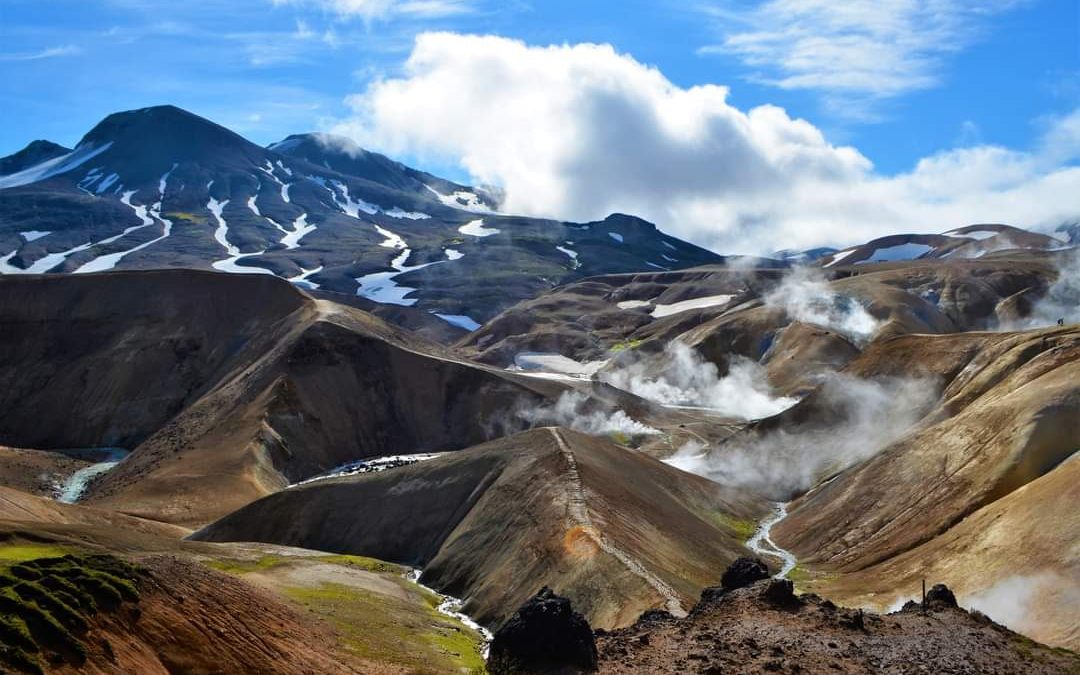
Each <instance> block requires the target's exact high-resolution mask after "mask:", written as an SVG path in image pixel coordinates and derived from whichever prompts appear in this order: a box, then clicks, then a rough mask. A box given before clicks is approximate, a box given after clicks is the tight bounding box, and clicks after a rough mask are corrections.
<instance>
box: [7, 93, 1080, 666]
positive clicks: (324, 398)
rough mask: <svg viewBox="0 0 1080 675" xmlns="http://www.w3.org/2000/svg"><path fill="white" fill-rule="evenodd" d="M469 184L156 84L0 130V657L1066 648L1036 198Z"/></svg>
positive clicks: (1048, 270) (1043, 658) (197, 660)
mask: <svg viewBox="0 0 1080 675" xmlns="http://www.w3.org/2000/svg"><path fill="white" fill-rule="evenodd" d="M150 139H154V142H150ZM502 208H503V206H502V205H501V204H500V203H499V200H498V195H497V194H496V193H493V192H488V191H485V190H484V189H481V188H478V187H471V186H467V185H462V184H459V183H455V182H452V181H448V180H445V179H441V178H438V177H436V176H434V175H432V174H429V173H425V172H422V171H418V170H415V169H411V168H409V167H407V166H405V165H403V164H400V163H398V162H396V161H393V160H391V159H389V158H387V157H385V156H383V155H379V154H376V153H372V152H369V151H366V150H363V149H361V148H359V147H358V146H355V145H354V144H350V143H349V142H347V141H346V140H343V139H340V138H335V137H331V136H328V135H324V134H302V135H293V136H289V137H287V138H285V139H284V140H282V141H280V142H277V143H273V144H270V145H269V146H267V147H262V146H258V145H256V144H254V143H251V142H249V141H247V140H246V139H244V138H243V137H241V136H239V135H237V134H235V133H233V132H231V131H229V130H227V129H225V128H224V127H221V126H218V125H217V124H214V123H212V122H210V121H208V120H205V119H203V118H200V117H197V116H195V115H193V114H191V113H188V112H186V111H183V110H180V109H178V108H174V107H172V106H159V107H153V108H145V109H139V110H133V111H128V112H123V113H117V114H114V115H110V116H109V117H107V118H105V119H104V120H103V121H102V122H101V123H100V124H98V125H97V126H95V127H94V128H93V129H92V130H91V131H90V132H88V133H87V134H86V135H85V137H84V138H83V139H82V140H81V141H80V143H79V144H77V145H76V147H75V148H73V149H68V148H64V147H61V146H59V145H56V144H49V143H43V142H35V143H32V144H30V145H29V146H27V148H26V149H24V150H23V151H20V152H19V153H16V154H15V155H12V156H9V157H6V158H3V159H0V327H2V330H0V383H2V384H3V386H2V387H0V410H2V411H3V414H2V415H0V598H2V599H3V601H4V603H6V604H5V608H10V611H11V612H12V614H11V616H13V617H16V618H13V619H8V618H5V619H4V622H3V623H0V667H2V668H3V669H4V670H5V672H6V671H7V670H11V671H13V672H48V673H75V672H80V673H84V672H85V673H122V672H139V673H144V672H145V673H177V672H184V673H216V672H231V673H247V672H251V673H255V672H275V673H277V672H281V673H294V672H295V673H314V672H318V673H339V672H340V673H377V674H382V673H468V674H475V673H482V672H493V673H499V672H510V671H506V670H500V669H501V668H504V666H505V664H504V662H503V661H500V660H499V659H496V658H492V659H490V660H485V659H486V658H487V656H488V653H489V652H488V649H489V647H490V648H491V649H496V648H497V647H499V648H500V649H501V647H500V645H501V644H502V643H504V642H506V641H507V640H508V638H507V637H506V636H507V635H508V632H512V630H520V629H521V626H523V625H527V624H528V620H527V617H528V615H529V611H528V610H529V608H530V607H534V606H539V607H549V608H550V607H559V608H565V607H566V606H567V605H564V604H562V603H564V602H565V603H568V606H569V607H572V609H573V613H574V614H573V615H572V616H576V617H577V619H575V620H574V621H570V620H569V619H567V622H566V623H567V626H570V625H571V624H572V626H571V627H575V629H580V628H581V626H584V627H585V628H586V629H587V630H585V631H584V632H585V634H586V635H587V640H586V641H587V642H588V644H589V645H591V646H592V649H593V656H594V660H595V663H594V664H593V666H594V667H595V670H597V671H598V672H601V673H633V672H649V673H653V672H655V673H663V672H703V673H720V672H754V673H763V672H791V673H799V672H809V673H822V672H851V673H855V672H859V673H862V672H882V673H884V672H890V673H892V672H896V673H916V672H942V673H947V672H956V673H961V672H1001V673H1014V672H1033V673H1036V672H1037V673H1070V672H1076V671H1077V668H1080V660H1078V657H1077V656H1076V653H1075V652H1076V650H1078V649H1080V627H1078V625H1077V622H1076V616H1077V610H1078V608H1080V555H1078V552H1077V548H1076V546H1077V542H1078V541H1080V516H1078V515H1077V514H1078V513H1080V512H1078V510H1077V508H1076V506H1077V504H1078V503H1080V494H1078V486H1080V475H1078V473H1077V472H1078V471H1080V463H1078V462H1080V459H1078V458H1077V451H1078V450H1080V276H1078V274H1077V271H1078V270H1080V263H1078V260H1080V258H1078V257H1077V248H1076V244H1077V242H1076V241H1075V238H1070V236H1071V235H1070V233H1069V232H1068V231H1065V230H1061V231H1047V232H1034V231H1029V230H1023V229H1020V228H1017V227H1012V226H1009V225H1004V224H976V225H961V224H953V225H952V226H950V229H945V230H943V232H942V233H941V234H903V233H899V234H894V235H889V236H886V237H882V238H879V239H875V240H872V241H869V242H866V243H864V244H860V245H857V246H849V247H847V248H843V249H827V250H826V249H820V250H815V251H804V252H799V251H785V252H782V254H781V253H778V254H776V255H775V256H773V257H757V256H724V255H719V254H716V253H712V252H710V251H708V250H705V249H703V248H699V247H697V246H695V245H693V244H690V243H687V242H684V241H682V240H679V239H677V238H675V237H672V236H669V235H667V234H665V233H664V232H662V231H660V230H659V229H657V228H656V227H655V226H654V225H652V224H650V223H648V222H646V221H644V220H641V219H639V218H636V217H633V216H629V215H622V214H612V215H610V216H608V217H606V218H604V219H602V220H597V221H591V222H585V223H574V222H564V221H556V220H546V219H540V218H532V217H521V216H515V215H511V214H508V213H505V212H503V211H502ZM748 569H749V570H751V572H752V573H753V574H752V575H751V576H752V578H748V579H744V581H745V583H741V584H739V585H735V586H729V584H728V582H727V581H726V580H728V579H729V578H731V577H733V576H739V574H740V573H742V572H745V571H746V570H748ZM110 570H111V571H110ZM104 575H111V576H104ZM722 578H723V579H724V580H725V581H723V582H722ZM78 579H83V581H82V582H81V583H82V584H83V585H82V586H79V583H77V580H78ZM86 579H97V580H98V581H100V582H102V583H103V584H105V586H109V584H112V586H111V587H115V588H114V590H115V591H116V593H117V594H118V595H117V597H116V598H113V595H112V594H111V593H110V592H109V591H107V590H106V591H102V590H101V587H99V586H98V585H95V583H94V582H93V581H86ZM73 580H75V581H73ZM102 580H104V581H102ZM924 582H925V583H926V585H927V587H935V586H936V585H938V584H943V585H944V586H947V588H946V589H945V590H944V591H941V590H936V591H935V592H934V594H933V598H932V602H931V601H928V602H927V603H924V602H923V599H922V586H923V583H924ZM94 589H97V590H96V591H94ZM116 589H120V590H116ZM541 589H547V592H546V593H544V592H542V591H541ZM94 592H98V593H106V594H109V598H110V600H108V601H104V600H101V598H97V599H93V598H94V597H96V596H93V593H94ZM86 594H89V595H90V596H93V597H92V598H91V599H85V598H86ZM954 595H955V597H953V596H954ZM103 597H104V596H103ZM950 597H952V598H953V599H952V601H949V600H948V598H950ZM80 598H83V600H80ZM544 603H548V604H546V605H545V604H544ZM544 611H548V610H544ZM550 611H552V612H554V611H555V610H554V609H551V610H550ZM559 611H560V612H561V611H563V609H559ZM540 613H541V614H543V613H544V612H540ZM567 626H564V625H561V624H560V625H556V626H555V627H554V628H552V627H551V626H547V627H546V628H545V627H540V628H536V627H533V628H528V629H526V630H527V632H526V636H527V637H528V638H529V639H527V640H526V642H528V641H530V640H532V639H533V638H535V640H533V641H542V639H546V638H547V632H546V631H548V630H549V629H550V630H551V631H552V632H557V630H556V629H559V630H561V629H564V628H565V629H567V630H569V628H567ZM529 630H531V631H533V633H528V631H529ZM578 633H579V637H580V633H581V630H578ZM582 639H585V638H582ZM556 647H557V649H554V648H553V649H554V651H555V652H558V653H559V654H561V653H562V651H560V650H563V649H564V648H565V651H566V652H567V653H569V652H571V651H573V649H574V648H576V647H580V645H578V644H576V643H572V642H559V643H558V644H557V645H556ZM586 651H588V650H586ZM498 653H499V654H503V652H498ZM553 653H554V652H553ZM928 655H937V656H934V657H933V658H937V659H938V661H936V662H935V663H936V664H937V665H936V666H934V665H933V664H931V666H929V667H930V670H927V669H926V667H927V664H926V662H925V661H926V659H927V658H930V656H928ZM499 658H502V656H500V657H499ZM564 665H565V667H566V668H570V667H571V666H570V665H566V664H564ZM574 668H578V666H574ZM743 668H745V670H743ZM935 668H936V669H935ZM579 670H580V668H579ZM548 672H577V671H573V670H561V671H560V670H558V669H551V670H549V671H548Z"/></svg>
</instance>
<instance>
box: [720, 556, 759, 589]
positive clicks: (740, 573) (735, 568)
mask: <svg viewBox="0 0 1080 675" xmlns="http://www.w3.org/2000/svg"><path fill="white" fill-rule="evenodd" d="M768 578H769V568H768V567H766V566H765V563H763V562H761V559H760V558H739V559H737V560H736V561H735V562H733V563H731V565H730V566H729V567H728V568H727V570H725V571H724V576H722V577H720V585H721V586H722V587H723V588H724V590H728V591H732V590H735V589H736V588H742V587H743V586H749V585H750V584H752V583H754V582H755V581H761V580H762V579H768Z"/></svg>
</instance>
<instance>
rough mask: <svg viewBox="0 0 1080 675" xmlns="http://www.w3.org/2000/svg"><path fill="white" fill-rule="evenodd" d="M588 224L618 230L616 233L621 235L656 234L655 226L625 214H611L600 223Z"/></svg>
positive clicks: (642, 219)
mask: <svg viewBox="0 0 1080 675" xmlns="http://www.w3.org/2000/svg"><path fill="white" fill-rule="evenodd" d="M589 224H590V225H601V226H604V227H611V228H618V229H617V230H616V232H617V233H621V234H623V235H629V234H651V233H653V232H656V225H653V224H652V223H650V222H649V221H647V220H645V219H644V218H638V217H637V216H631V215H628V214H625V213H612V214H611V215H609V216H608V217H607V218H604V219H603V220H601V221H598V222H594V223H589Z"/></svg>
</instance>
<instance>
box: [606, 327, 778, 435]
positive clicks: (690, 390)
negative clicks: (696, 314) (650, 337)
mask: <svg viewBox="0 0 1080 675" xmlns="http://www.w3.org/2000/svg"><path fill="white" fill-rule="evenodd" d="M654 369H655V364H652V367H650V364H649V363H648V362H645V361H638V362H635V363H631V364H629V365H626V366H623V367H620V368H617V369H615V370H612V371H607V372H604V373H603V374H602V375H601V379H603V380H604V381H605V382H607V383H609V384H611V385H612V386H615V387H618V388H619V389H622V390H624V391H629V392H631V393H632V394H635V395H637V396H640V397H642V398H645V399H648V400H650V401H653V402H655V403H660V404H662V405H674V406H697V407H702V408H709V409H711V410H715V411H717V412H720V413H722V414H724V415H727V416H730V417H734V418H738V419H743V420H751V419H759V418H762V417H769V416H771V415H775V414H776V413H778V412H781V411H783V410H786V409H787V408H790V407H791V406H793V405H795V403H796V402H797V399H794V398H788V397H774V396H773V395H772V391H771V387H770V386H769V383H768V381H767V380H766V378H765V369H764V368H763V367H762V366H761V365H759V364H758V363H757V362H755V361H751V360H750V359H747V358H745V357H742V356H734V357H732V359H731V365H730V368H729V370H728V374H727V375H726V376H725V377H720V374H719V371H718V370H717V368H716V366H715V365H714V364H712V363H710V362H708V361H706V360H705V359H703V358H702V357H701V356H700V355H699V354H698V353H697V352H696V351H694V350H693V349H692V348H690V347H689V346H687V345H686V344H684V343H682V342H679V341H678V340H675V341H672V342H670V343H669V344H668V345H667V348H666V349H665V350H664V355H663V368H662V370H660V371H659V372H657V373H656V374H650V373H649V371H650V370H654Z"/></svg>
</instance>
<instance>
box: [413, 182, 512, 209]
mask: <svg viewBox="0 0 1080 675" xmlns="http://www.w3.org/2000/svg"><path fill="white" fill-rule="evenodd" d="M424 187H426V188H427V189H428V191H429V192H431V193H432V194H433V195H435V197H436V198H437V199H438V200H439V201H440V202H442V203H443V204H445V205H446V206H449V207H451V208H454V209H461V210H463V211H472V212H473V213H495V211H494V210H492V208H491V207H490V206H488V205H487V204H485V203H484V201H483V199H481V198H480V195H478V194H476V193H475V192H469V191H468V190H458V191H456V192H454V193H452V194H448V195H444V194H443V193H441V192H439V191H438V190H436V189H435V188H433V187H431V186H430V185H425V186H424Z"/></svg>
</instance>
